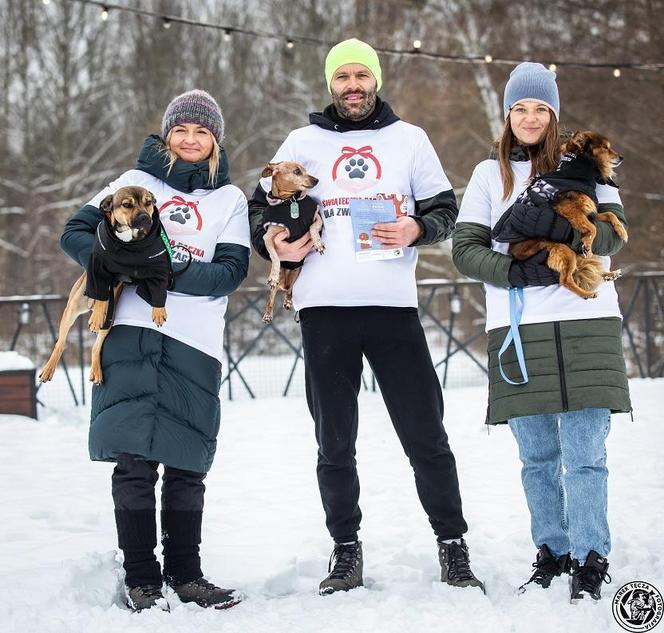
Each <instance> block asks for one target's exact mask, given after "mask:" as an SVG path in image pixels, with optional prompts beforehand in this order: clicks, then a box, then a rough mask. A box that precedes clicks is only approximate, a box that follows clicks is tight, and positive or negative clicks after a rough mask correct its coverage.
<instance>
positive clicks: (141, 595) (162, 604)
mask: <svg viewBox="0 0 664 633" xmlns="http://www.w3.org/2000/svg"><path fill="white" fill-rule="evenodd" d="M127 606H128V607H129V608H130V609H131V610H132V611H134V612H135V613H139V612H141V611H143V610H144V609H152V607H157V608H159V609H161V610H162V611H170V610H171V607H170V606H169V604H168V601H167V600H166V598H164V594H163V593H161V586H158V585H141V586H140V587H132V588H131V589H129V590H128V591H127Z"/></svg>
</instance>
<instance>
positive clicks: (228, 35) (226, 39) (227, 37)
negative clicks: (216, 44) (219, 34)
mask: <svg viewBox="0 0 664 633" xmlns="http://www.w3.org/2000/svg"><path fill="white" fill-rule="evenodd" d="M231 35H232V32H231V30H230V29H224V36H223V37H224V42H230V41H231Z"/></svg>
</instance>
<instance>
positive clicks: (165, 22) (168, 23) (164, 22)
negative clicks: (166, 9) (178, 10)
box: [161, 18, 171, 29]
mask: <svg viewBox="0 0 664 633" xmlns="http://www.w3.org/2000/svg"><path fill="white" fill-rule="evenodd" d="M161 25H162V26H163V27H164V28H165V29H170V28H171V21H170V20H169V19H168V18H163V19H162V21H161Z"/></svg>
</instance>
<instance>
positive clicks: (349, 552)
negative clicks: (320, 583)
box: [327, 543, 360, 580]
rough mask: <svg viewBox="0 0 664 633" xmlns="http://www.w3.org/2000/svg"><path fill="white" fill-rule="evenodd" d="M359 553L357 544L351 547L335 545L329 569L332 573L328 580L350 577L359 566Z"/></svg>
mask: <svg viewBox="0 0 664 633" xmlns="http://www.w3.org/2000/svg"><path fill="white" fill-rule="evenodd" d="M359 551H360V548H359V547H358V546H357V545H356V544H355V543H352V544H351V545H343V544H341V543H338V544H337V545H335V546H334V550H333V551H332V555H331V556H330V562H329V564H328V568H327V570H328V572H330V575H329V576H328V578H330V579H333V578H336V579H339V580H341V579H343V578H346V577H347V576H349V575H350V574H351V572H352V571H353V569H354V568H355V565H356V564H357V560H358V558H359Z"/></svg>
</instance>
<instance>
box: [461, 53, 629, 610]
mask: <svg viewBox="0 0 664 633" xmlns="http://www.w3.org/2000/svg"><path fill="white" fill-rule="evenodd" d="M503 107H504V115H505V127H504V129H503V133H502V135H501V137H500V139H499V140H498V144H497V151H496V152H495V156H493V157H492V158H490V159H489V160H485V161H482V162H481V163H480V164H479V165H477V167H476V168H475V171H474V172H473V175H472V178H471V179H470V182H469V183H468V186H467V188H466V192H465V194H464V197H463V201H462V204H461V209H460V212H459V217H458V219H457V225H456V229H455V233H454V236H453V238H454V245H453V257H454V263H455V265H456V267H457V268H458V269H459V271H460V272H462V273H463V274H465V275H467V276H469V277H472V278H474V279H478V280H480V281H483V282H484V284H485V290H486V302H487V324H486V328H487V332H488V338H489V409H488V413H487V423H488V424H499V423H504V422H508V423H509V426H510V428H511V430H512V433H513V434H514V437H515V438H516V442H517V444H518V447H519V456H520V458H521V461H522V463H523V468H522V471H521V474H522V483H523V488H524V492H525V494H526V499H527V501H528V508H529V510H530V518H531V533H532V538H533V541H534V543H535V546H536V547H537V549H538V551H537V556H536V560H535V563H534V564H533V567H534V573H532V575H531V577H530V579H529V580H528V582H526V583H524V585H522V586H521V587H520V591H521V592H523V591H526V589H528V588H530V587H537V586H539V587H541V588H548V587H549V585H550V584H551V582H552V580H553V579H554V578H555V577H556V576H560V575H561V574H562V573H569V574H571V582H570V591H571V594H570V595H571V599H572V600H573V601H576V600H578V599H581V598H584V597H587V598H590V599H593V600H598V599H599V598H600V595H601V594H600V592H601V587H602V583H603V582H608V581H609V580H610V578H609V576H608V573H607V570H608V566H609V565H608V562H607V558H606V557H607V556H608V554H609V550H610V546H611V540H610V534H609V526H608V522H607V478H608V471H607V469H606V450H605V439H606V436H607V434H608V432H609V428H610V424H611V413H616V412H628V411H631V404H630V398H629V391H628V386H627V377H626V372H625V361H624V358H623V353H622V339H621V329H622V328H621V315H620V309H619V307H618V299H617V295H616V291H615V288H614V285H613V282H606V283H604V284H602V286H601V287H600V289H599V291H598V297H597V298H595V299H592V300H590V301H585V300H583V299H581V298H579V297H577V296H576V295H574V294H573V293H571V292H570V291H569V290H567V289H566V288H564V287H563V286H560V285H559V284H558V274H557V273H555V272H554V271H552V270H551V269H549V268H548V267H547V266H546V265H545V263H544V262H545V261H546V259H547V256H548V253H546V252H545V251H542V252H540V253H538V254H536V255H534V256H533V257H531V258H530V259H529V260H526V261H516V260H513V259H512V257H511V256H510V255H509V254H508V253H507V249H508V246H509V244H507V243H501V242H498V241H495V240H493V241H492V228H494V226H495V225H496V223H497V222H498V221H499V219H501V218H502V217H503V215H505V216H508V215H509V222H510V227H511V229H512V230H513V231H514V232H515V233H518V235H520V236H522V238H521V239H523V240H525V239H528V238H534V237H537V238H546V239H548V240H551V241H553V242H563V243H566V244H568V245H570V246H571V248H573V249H575V250H577V252H580V235H579V234H578V233H577V232H576V231H575V230H573V229H572V227H571V225H570V224H569V222H567V220H565V219H564V218H562V217H561V216H559V215H557V214H556V213H555V211H554V210H553V209H552V208H551V206H550V201H548V200H543V201H542V204H539V205H530V206H527V205H523V204H522V205H514V204H513V203H514V201H515V200H516V198H517V197H518V195H519V194H521V192H522V191H524V190H525V189H526V187H527V186H528V184H529V183H530V181H531V178H532V177H533V176H535V175H539V174H544V173H545V172H550V171H552V170H554V169H556V167H557V165H558V164H559V161H560V158H561V156H560V147H561V138H560V135H559V132H558V117H559V114H560V101H559V97H558V87H557V85H556V77H555V74H554V73H553V72H551V71H550V70H548V69H547V68H545V67H544V66H542V65H541V64H536V63H531V62H524V63H522V64H519V65H518V66H517V67H516V68H515V69H514V70H513V71H512V73H511V75H510V78H509V81H508V82H507V85H506V86H505V94H504V103H503ZM595 193H596V197H597V199H598V201H599V210H600V211H613V212H614V213H615V214H616V215H617V216H618V217H619V218H620V220H621V221H622V222H623V223H625V214H624V211H623V208H622V203H621V201H620V196H619V195H618V191H617V188H614V187H611V186H609V185H607V184H597V185H596V187H595ZM596 228H597V236H596V238H595V241H594V242H593V245H592V251H593V253H595V254H597V255H603V256H607V257H606V258H605V259H606V260H607V261H606V262H605V264H604V265H605V266H608V265H609V262H608V256H609V255H612V254H614V253H616V252H618V251H619V250H620V249H621V248H622V246H623V245H624V243H623V242H622V240H621V239H620V238H619V237H618V236H617V235H616V234H615V233H614V231H613V229H612V228H611V227H610V226H609V224H608V223H605V222H598V223H597V224H596ZM606 270H609V268H606ZM510 289H511V290H510ZM519 293H522V295H521V296H522V297H523V304H522V308H523V310H522V315H521V321H520V322H521V325H520V326H519V327H518V332H519V333H520V337H521V344H522V350H523V355H524V357H525V369H526V371H527V372H528V373H529V374H530V375H529V376H528V375H527V374H526V373H523V375H521V372H520V371H519V369H520V368H521V369H522V371H523V367H522V366H521V365H522V364H521V363H519V362H517V361H518V358H517V354H516V353H515V346H510V347H508V348H507V351H506V352H505V356H504V357H503V360H502V367H503V368H505V371H506V372H507V374H509V376H511V378H508V377H507V374H504V373H502V369H501V361H500V360H499V356H500V355H501V354H502V353H503V352H502V346H503V343H504V341H506V336H507V333H508V331H510V327H509V326H510V316H511V312H513V311H514V310H515V306H514V307H513V306H511V305H510V300H511V299H512V298H513V297H516V296H518V295H519ZM507 340H508V341H509V339H507Z"/></svg>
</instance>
